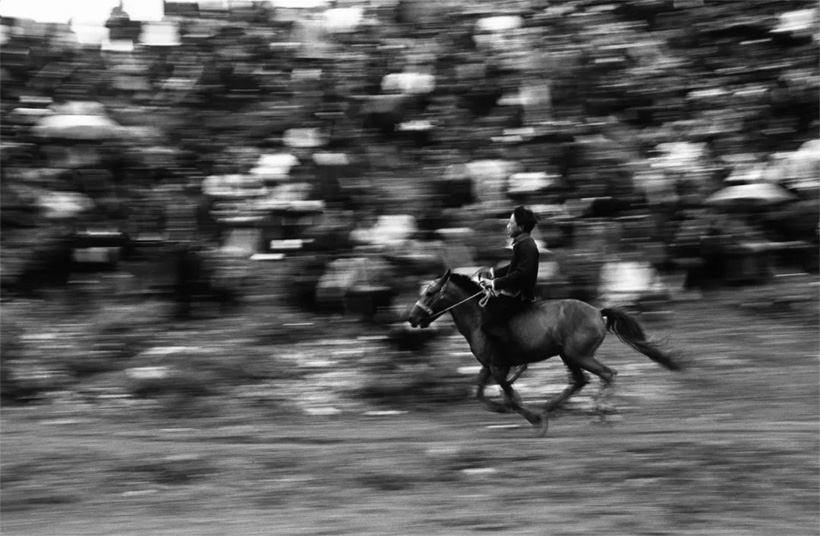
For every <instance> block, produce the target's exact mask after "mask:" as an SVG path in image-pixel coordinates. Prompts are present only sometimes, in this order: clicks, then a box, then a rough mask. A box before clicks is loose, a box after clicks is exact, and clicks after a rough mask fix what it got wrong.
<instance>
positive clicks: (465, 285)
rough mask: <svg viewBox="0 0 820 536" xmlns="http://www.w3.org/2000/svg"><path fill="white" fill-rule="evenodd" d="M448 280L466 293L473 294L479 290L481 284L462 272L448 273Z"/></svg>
mask: <svg viewBox="0 0 820 536" xmlns="http://www.w3.org/2000/svg"><path fill="white" fill-rule="evenodd" d="M450 281H452V282H453V283H455V284H456V285H457V286H458V287H460V288H461V289H462V290H464V291H466V292H467V293H468V294H475V293H476V292H480V291H481V285H479V284H478V283H476V282H475V281H473V280H472V279H471V278H470V277H469V276H466V275H464V274H456V273H453V274H450Z"/></svg>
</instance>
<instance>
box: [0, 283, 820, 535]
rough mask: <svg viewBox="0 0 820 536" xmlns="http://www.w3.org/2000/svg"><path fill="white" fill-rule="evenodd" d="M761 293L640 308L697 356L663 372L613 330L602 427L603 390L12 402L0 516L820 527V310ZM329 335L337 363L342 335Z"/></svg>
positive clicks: (536, 527) (555, 369)
mask: <svg viewBox="0 0 820 536" xmlns="http://www.w3.org/2000/svg"><path fill="white" fill-rule="evenodd" d="M769 291H770V292H774V294H775V295H779V291H778V290H777V289H769ZM804 292H805V293H806V294H811V295H816V294H817V287H816V286H808V287H805V288H804ZM759 296H760V293H759V292H756V291H755V290H754V289H751V290H749V289H746V290H743V289H736V290H727V291H723V292H721V293H720V294H719V295H715V296H707V297H705V298H704V299H703V300H699V301H698V300H681V301H678V302H675V303H672V304H669V306H668V307H667V308H666V311H659V312H655V313H653V314H651V315H642V316H641V321H642V322H643V323H644V325H645V326H646V327H647V328H648V331H650V332H653V333H658V334H664V335H669V336H670V342H671V343H673V344H674V345H676V346H677V347H680V348H681V349H683V350H684V351H685V352H686V355H687V359H688V361H689V364H690V367H689V368H688V370H686V371H684V372H670V371H667V370H664V369H662V368H660V367H658V366H656V365H655V364H653V363H651V362H649V361H648V360H647V359H646V358H645V357H644V356H642V355H640V354H637V353H634V352H633V351H632V350H631V349H629V348H628V347H626V346H624V345H623V344H621V343H620V342H619V341H618V340H617V339H616V338H615V337H610V338H608V339H607V340H606V342H605V343H604V345H603V346H602V348H601V350H600V352H599V357H600V358H601V360H602V361H604V362H605V363H607V364H608V365H610V366H612V367H614V368H616V369H617V370H618V371H619V373H620V374H619V376H618V380H617V387H616V392H615V396H614V403H615V406H616V407H617V409H618V412H617V413H616V414H614V415H612V416H610V417H609V418H608V419H607V420H606V421H605V422H600V420H599V419H598V417H597V416H596V415H594V414H592V413H591V412H590V400H589V397H588V396H587V397H579V398H578V399H577V400H576V402H575V403H573V404H571V405H569V406H568V408H567V409H566V410H563V411H561V412H560V413H558V414H557V415H556V416H554V417H553V418H552V420H551V422H550V429H549V433H548V434H547V436H546V437H545V438H534V437H533V435H532V432H531V430H530V429H529V426H528V425H526V423H524V421H523V420H522V419H521V418H520V417H518V416H517V415H506V414H495V413H489V412H487V411H485V410H484V409H483V407H482V406H480V405H479V404H478V403H477V402H473V401H470V400H465V401H463V402H459V403H456V404H452V405H450V406H446V405H442V404H436V405H432V404H431V405H428V406H419V407H414V406H411V407H410V408H408V409H401V408H397V407H396V406H385V405H379V404H376V403H374V402H367V401H362V400H355V401H353V400H346V401H345V400H335V401H334V402H333V403H332V404H330V403H329V404H327V405H325V406H323V405H321V404H319V405H313V406H305V408H306V410H305V411H279V410H278V409H277V408H276V407H271V406H265V405H253V404H241V403H239V402H237V401H235V400H232V399H230V398H228V399H225V400H223V401H222V402H221V403H222V404H224V405H223V406H222V407H221V408H220V409H219V410H218V411H216V412H212V413H210V414H209V416H203V417H201V418H184V419H174V420H167V419H160V418H157V417H150V416H148V414H145V413H140V412H138V411H130V410H127V409H125V408H120V409H117V407H106V408H98V409H95V410H93V411H91V410H89V411H83V412H76V411H75V412H71V413H67V412H66V411H64V410H63V409H61V408H60V407H59V405H58V404H51V405H43V404H35V405H27V406H4V407H3V408H2V473H3V474H2V476H3V478H2V518H0V529H1V530H2V534H4V535H9V536H11V535H55V536H56V535H60V536H70V535H77V536H96V535H123V536H131V535H138V534H139V535H143V534H152V535H179V534H193V535H203V536H207V535H227V534H231V535H252V534H266V535H267V534H288V535H299V534H328V535H329V534H363V535H382V534H402V535H404V534H473V533H495V534H549V535H575V534H578V535H581V534H583V535H589V534H612V535H664V534H674V535H707V534H708V535H724V536H753V535H761V536H763V535H766V536H768V535H771V534H778V533H779V534H789V535H811V534H818V532H820V502H819V499H820V491H819V489H818V488H819V487H820V486H819V485H818V484H819V483H820V479H819V478H818V477H819V476H820V432H819V430H818V423H819V422H820V420H819V417H820V405H819V402H820V387H819V385H820V382H819V381H818V380H819V379H820V375H819V374H818V330H817V327H818V326H817V319H816V315H815V314H814V313H812V312H811V311H810V310H809V311H808V313H807V311H806V310H802V311H794V310H792V311H789V310H788V307H789V306H788V304H786V305H784V304H780V305H779V306H778V307H774V308H772V307H768V306H766V304H765V303H762V302H761V303H758V302H757V301H758V298H759ZM743 305H745V306H743ZM783 307H786V309H784V308H783ZM809 307H810V308H814V307H816V301H815V302H812V303H811V304H809ZM237 344H239V343H237ZM436 344H437V345H438V346H437V347H436V348H437V350H436V351H437V352H439V353H440V358H441V359H442V360H449V362H451V363H452V367H453V369H456V368H461V367H465V368H466V372H471V369H469V367H471V366H473V365H474V362H473V361H472V359H471V358H470V356H469V354H468V353H467V347H466V344H465V343H464V341H463V340H461V339H460V338H459V337H458V336H457V335H455V336H448V337H445V338H444V339H442V340H441V341H439V342H436ZM328 348H330V351H329V353H328V355H329V356H330V357H332V356H333V355H334V354H335V353H336V352H339V351H341V350H343V349H342V348H340V347H339V346H333V345H328ZM317 377H318V376H317ZM331 379H332V377H331ZM463 379H464V382H465V384H472V383H473V381H474V378H473V377H471V376H469V375H466V374H465V375H464V376H463ZM325 380H327V381H330V379H328V378H327V377H325ZM564 382H565V373H564V371H563V369H562V365H561V363H560V361H557V360H556V361H552V360H550V361H547V362H545V363H541V364H538V365H535V366H533V367H532V368H531V369H530V371H528V372H527V373H526V374H525V375H524V376H523V377H522V378H521V379H520V380H519V384H521V392H522V394H523V396H524V399H525V401H526V402H530V403H541V402H542V401H543V397H544V396H546V394H548V393H554V392H557V391H558V390H559V389H561V388H562V387H563V383H564ZM596 388H597V381H596V382H593V383H592V384H590V386H588V387H587V390H588V391H589V393H587V394H590V393H593V392H594V391H595V389H596ZM294 396H298V394H297V395H294ZM311 408H312V410H310V411H308V409H311ZM322 408H324V410H323V409H322ZM328 408H329V409H328Z"/></svg>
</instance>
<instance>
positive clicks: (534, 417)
mask: <svg viewBox="0 0 820 536" xmlns="http://www.w3.org/2000/svg"><path fill="white" fill-rule="evenodd" d="M490 372H491V374H492V376H493V378H494V379H495V381H496V382H498V385H499V386H500V387H501V389H502V390H503V391H504V395H505V396H506V397H507V401H508V403H509V404H510V406H511V407H512V409H513V411H515V412H516V413H518V414H519V415H521V416H522V417H524V418H525V419H527V420H528V421H529V422H530V424H532V425H533V427H535V428H536V429H537V430H538V435H541V436H543V435H544V434H546V433H547V424H548V421H547V415H546V413H544V415H538V414H537V413H533V412H532V411H530V410H528V409H527V408H525V407H524V406H523V405H522V404H521V403H520V402H519V398H518V394H517V393H516V392H515V389H513V388H512V384H511V383H510V382H509V381H508V380H507V374H509V372H510V367H504V366H500V367H499V366H497V367H492V368H491V369H490Z"/></svg>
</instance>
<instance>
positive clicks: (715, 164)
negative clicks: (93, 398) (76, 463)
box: [0, 0, 820, 297]
mask: <svg viewBox="0 0 820 536" xmlns="http://www.w3.org/2000/svg"><path fill="white" fill-rule="evenodd" d="M165 7H166V16H165V19H164V20H163V21H161V22H140V21H135V20H131V19H130V17H129V15H128V13H127V12H126V11H125V10H124V9H122V6H120V7H119V8H116V9H114V10H113V11H112V13H111V16H110V18H109V20H108V22H107V24H106V27H107V30H108V36H107V38H105V39H104V40H103V41H102V42H99V43H94V44H83V43H80V42H78V41H77V38H76V36H75V35H74V34H73V33H72V29H71V27H70V26H68V25H60V24H42V23H36V22H33V21H30V20H21V19H8V18H6V19H3V20H2V30H3V34H2V45H0V56H2V58H0V59H2V77H3V84H2V87H1V88H0V99H1V100H0V106H1V108H0V114H2V115H0V119H2V122H1V123H0V133H2V178H1V179H0V186H1V187H2V203H3V207H2V225H3V231H4V232H3V234H2V246H3V255H2V263H3V274H2V275H3V279H4V284H6V285H10V286H11V287H14V286H17V285H19V284H20V282H21V281H22V280H24V279H25V277H24V276H25V274H26V273H31V272H32V270H33V268H32V266H33V265H35V266H36V265H38V264H43V263H44V262H45V261H43V259H64V260H65V259H67V258H69V257H70V258H71V259H73V261H74V262H77V261H78V260H82V259H80V257H78V255H77V254H76V252H75V253H73V254H72V255H69V257H66V256H65V255H64V251H63V250H60V251H59V252H56V253H55V252H54V251H53V250H54V249H55V248H54V244H55V243H57V244H66V243H70V244H72V246H71V247H72V248H73V249H77V248H76V247H75V246H76V245H77V242H76V240H77V239H78V236H79V237H81V238H83V239H84V240H86V242H87V243H91V244H92V245H94V246H96V247H102V248H107V249H105V252H104V255H103V256H104V257H105V255H108V254H109V253H110V252H111V251H112V248H115V249H116V255H113V257H110V258H109V257H105V258H103V259H102V260H103V261H106V262H109V264H110V263H112V262H114V263H115V262H117V261H118V259H119V257H120V256H127V255H128V254H129V253H131V254H133V253H134V252H138V251H140V248H143V250H145V251H148V250H149V249H150V248H151V247H153V248H155V249H150V251H160V250H161V248H157V247H156V246H157V243H162V244H166V245H168V244H170V245H171V246H169V247H172V251H173V252H174V253H173V254H174V255H176V256H177V258H189V257H186V255H188V256H190V254H191V251H199V250H201V249H202V248H206V249H207V248H210V249H219V248H222V249H225V248H234V249H235V250H241V251H243V252H244V253H243V254H246V255H247V256H248V257H250V256H251V255H257V258H265V257H264V255H277V254H282V252H284V255H297V254H298V253H299V252H301V253H302V254H307V255H309V256H310V259H311V261H315V259H316V258H317V256H318V255H319V253H320V252H321V254H322V255H324V256H323V257H322V258H323V259H325V260H326V261H327V263H330V262H332V261H333V260H334V259H335V258H339V257H342V256H350V255H351V252H355V251H358V252H359V254H360V255H364V254H365V253H362V252H372V251H374V248H376V250H378V251H380V252H381V253H385V252H387V253H389V254H390V255H393V256H394V257H395V256H396V255H399V254H400V255H403V256H404V257H405V259H404V260H405V261H406V263H410V264H412V262H413V261H414V259H417V257H418V256H416V257H411V254H413V253H416V252H424V251H428V252H429V251H430V248H429V247H428V246H425V244H426V243H429V241H431V240H438V241H440V242H444V243H445V245H446V246H447V247H445V248H444V249H445V250H447V252H448V253H449V254H450V255H451V258H449V259H447V260H448V261H449V262H454V263H459V264H465V265H471V264H486V263H491V262H493V261H495V260H498V258H500V257H501V256H503V255H504V252H503V246H502V247H501V248H498V247H495V246H493V247H490V246H488V244H493V241H492V240H489V241H488V240H487V238H488V237H491V238H494V237H498V239H499V240H501V239H502V238H503V233H502V230H503V224H501V225H495V224H496V223H497V222H498V219H499V218H504V217H506V215H507V214H508V213H509V210H510V208H511V207H512V206H514V204H517V203H526V204H528V205H530V206H533V207H534V208H535V210H536V212H537V214H538V215H539V218H540V219H541V225H540V226H539V228H540V233H541V234H540V238H541V239H542V240H543V241H544V242H545V243H546V245H547V246H548V247H549V248H551V249H553V250H554V251H555V252H557V253H559V254H561V253H563V255H559V257H560V259H559V260H560V262H561V263H564V266H563V267H562V269H563V271H564V272H565V273H567V274H571V277H569V279H572V278H574V279H575V280H583V279H584V277H585V275H584V274H586V273H587V272H589V271H591V270H593V268H591V267H593V266H598V265H597V264H596V263H600V262H602V261H603V260H606V259H611V258H622V259H639V260H640V261H642V262H646V263H649V264H650V265H651V266H652V267H654V268H655V269H657V270H660V271H674V270H685V271H687V273H688V278H689V280H691V281H692V282H691V284H692V285H700V283H698V281H701V280H703V279H704V278H718V279H720V280H725V279H727V278H729V279H731V277H729V276H731V275H732V274H734V279H737V280H743V279H744V278H745V279H750V280H755V279H756V278H757V277H758V274H756V273H752V272H754V270H756V268H755V269H753V268H750V267H749V263H748V262H747V261H743V262H741V261H740V260H738V259H742V258H748V257H750V256H752V257H753V256H755V255H757V252H758V251H762V250H765V251H766V254H767V255H769V254H772V255H775V257H776V260H777V261H778V262H783V263H786V264H788V265H790V266H796V267H799V268H800V269H806V270H811V271H814V270H816V269H817V244H818V237H817V230H818V226H817V222H818V215H817V198H818V195H817V194H818V189H819V187H818V183H819V181H820V164H818V154H817V153H818V147H817V142H816V139H817V138H818V132H817V130H818V121H817V120H818V117H819V116H820V111H818V103H819V102H820V100H819V99H818V97H820V93H818V35H817V9H816V5H815V3H814V2H808V1H806V2H791V3H789V4H788V6H784V5H783V3H781V2H774V1H772V2H769V1H740V0H733V1H728V0H727V1H722V2H719V3H712V2H703V1H699V0H674V1H672V0H668V1H667V0H625V1H622V2H617V3H613V2H603V1H597V0H564V1H549V2H547V1H544V0H517V1H514V0H509V1H504V2H489V1H482V0H472V1H469V2H453V1H449V0H447V1H440V2H435V3H430V2H424V1H423V0H384V1H375V0H358V1H354V0H350V1H343V0H337V1H334V2H330V1H321V0H311V1H305V2H297V1H295V0H293V1H284V0H280V1H275V0H272V1H265V2H263V1H258V2H257V1H246V2H224V3H220V2H199V3H196V2H183V3H176V2H172V1H167V2H165ZM787 7H788V9H786V8H787ZM761 185H763V186H767V187H772V188H775V189H776V190H775V191H771V190H767V189H765V188H760V190H761V191H759V192H758V191H756V190H754V189H752V191H751V192H746V191H745V190H744V191H743V193H737V194H736V195H733V192H731V191H730V192H725V193H724V194H723V195H722V196H721V195H718V194H720V193H721V192H722V191H723V190H725V189H727V188H733V187H737V186H752V187H755V186H761ZM715 196H717V197H715ZM397 215H404V216H406V218H393V219H390V217H391V216H397ZM460 229H467V230H468V232H466V233H461V232H459V230H460ZM247 230H252V231H253V233H251V234H250V235H248V233H246V232H244V231H247ZM238 231H242V232H238ZM391 233H392V234H391ZM239 236H242V237H248V236H250V238H242V239H241V240H240V239H239V238H237V237H239ZM374 236H375V239H374ZM382 238H384V240H381V239H382ZM66 241H68V242H66ZM760 244H765V245H766V246H765V247H764V246H760ZM86 245H88V244H86ZM456 246H457V247H463V248H465V250H466V251H467V252H468V253H467V254H466V255H465V256H463V257H459V258H458V259H456V258H452V255H453V251H456V249H454V247H456ZM378 247H381V249H378ZM145 248H149V249H145ZM180 248H183V249H180ZM356 248H359V249H358V250H357V249H356ZM739 248H740V249H739ZM58 249H59V248H58ZM86 249H89V248H86ZM499 249H501V253H500V254H499V253H498V250H499ZM731 251H735V252H736V253H735V254H733V255H730V254H729V253H727V252H731ZM10 252H11V254H9V253H10ZM61 255H62V256H61ZM260 256H261V257H260ZM556 258H558V257H556ZM596 258H597V260H595V262H593V261H592V259H596ZM733 259H735V260H733ZM66 262H68V261H66ZM46 264H49V263H46ZM51 266H53V264H52V265H51ZM178 269H179V267H178ZM34 271H36V270H34ZM182 271H184V270H182ZM748 271H751V272H749V273H746V272H748ZM21 278H22V279H21ZM35 281H38V282H37V283H34V284H40V282H39V281H40V280H39V279H36V278H35ZM575 286H576V287H578V286H583V285H582V284H581V283H579V284H578V285H575ZM582 297H586V296H582Z"/></svg>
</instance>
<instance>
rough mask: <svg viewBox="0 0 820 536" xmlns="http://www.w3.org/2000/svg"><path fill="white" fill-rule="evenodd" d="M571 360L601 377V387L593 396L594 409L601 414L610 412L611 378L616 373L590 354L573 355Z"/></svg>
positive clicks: (612, 378)
mask: <svg viewBox="0 0 820 536" xmlns="http://www.w3.org/2000/svg"><path fill="white" fill-rule="evenodd" d="M572 360H573V362H574V363H575V364H576V365H577V366H579V367H581V368H582V369H584V370H587V371H589V372H591V373H593V374H595V375H596V376H598V377H599V378H601V388H600V390H599V391H598V395H597V396H596V398H595V410H596V411H597V412H598V413H601V414H603V413H606V412H611V411H612V409H611V407H610V404H609V399H610V396H611V394H612V380H614V379H615V376H616V375H617V374H618V373H617V372H616V371H615V370H614V369H611V368H609V367H607V366H606V365H604V364H602V363H601V362H600V361H598V360H597V359H595V357H594V356H592V355H586V356H583V357H575V358H573V359H572Z"/></svg>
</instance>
